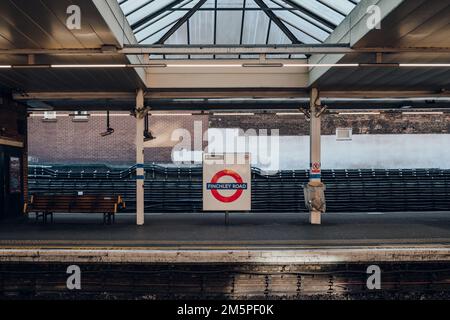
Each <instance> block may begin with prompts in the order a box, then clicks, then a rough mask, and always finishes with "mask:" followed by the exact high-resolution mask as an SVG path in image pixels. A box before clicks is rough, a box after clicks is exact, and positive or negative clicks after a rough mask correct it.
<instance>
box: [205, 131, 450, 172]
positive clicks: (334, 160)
mask: <svg viewBox="0 0 450 320" xmlns="http://www.w3.org/2000/svg"><path fill="white" fill-rule="evenodd" d="M215 130H217V129H215ZM231 131H233V130H231ZM231 131H230V129H228V130H227V134H225V136H226V140H225V141H221V140H220V139H210V141H209V147H210V148H211V149H212V150H214V151H215V152H224V151H227V152H233V150H236V151H237V152H243V151H247V152H251V153H252V154H253V155H252V159H253V164H252V165H254V166H257V167H260V168H261V169H264V170H289V169H307V168H308V167H309V136H280V137H272V138H270V139H268V138H267V137H259V138H256V140H255V137H252V138H253V139H247V141H250V143H248V142H247V143H246V142H245V139H243V138H242V140H241V139H240V138H238V139H236V135H237V134H238V132H237V131H235V132H231ZM211 136H212V135H210V137H211ZM236 145H237V147H235V146H236ZM267 157H270V161H267ZM261 160H262V161H261ZM322 168H323V169H408V168H441V169H450V134H414V135H413V134H402V135H398V134H386V135H353V140H352V141H337V140H336V136H334V135H333V136H322Z"/></svg>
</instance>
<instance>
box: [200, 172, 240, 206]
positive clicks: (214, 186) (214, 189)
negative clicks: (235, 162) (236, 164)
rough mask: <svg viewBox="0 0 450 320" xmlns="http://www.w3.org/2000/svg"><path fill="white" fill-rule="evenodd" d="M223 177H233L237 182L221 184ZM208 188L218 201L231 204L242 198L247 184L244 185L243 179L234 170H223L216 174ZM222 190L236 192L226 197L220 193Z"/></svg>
mask: <svg viewBox="0 0 450 320" xmlns="http://www.w3.org/2000/svg"><path fill="white" fill-rule="evenodd" d="M223 177H231V178H232V179H233V180H234V181H235V182H233V183H220V180H221V178H223ZM206 188H207V189H208V190H211V193H212V195H213V197H214V198H216V199H217V200H218V201H220V202H224V203H230V202H234V201H236V200H238V199H239V198H240V197H241V196H242V193H243V192H244V190H246V189H247V183H244V181H243V180H242V177H241V176H240V175H239V174H238V173H237V172H235V171H233V170H222V171H219V172H217V173H216V175H215V176H214V177H213V178H212V180H211V182H210V183H208V184H207V187H206ZM220 190H235V192H234V193H233V194H232V195H230V196H224V195H222V194H221V193H220Z"/></svg>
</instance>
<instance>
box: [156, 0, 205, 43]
mask: <svg viewBox="0 0 450 320" xmlns="http://www.w3.org/2000/svg"><path fill="white" fill-rule="evenodd" d="M206 1H207V0H200V1H199V2H198V3H197V4H196V5H195V6H193V7H192V9H191V10H189V11H188V12H187V13H186V14H185V15H184V16H183V17H182V18H181V19H180V20H178V22H177V23H176V24H175V25H174V26H173V27H172V28H170V30H169V31H167V33H166V34H165V35H163V36H162V38H161V39H160V40H159V41H158V44H163V43H164V42H166V41H167V39H169V38H170V36H171V35H173V34H174V33H175V32H176V31H177V30H178V29H179V28H180V27H181V26H182V25H183V24H184V23H185V22H186V21H188V20H189V18H190V17H192V16H193V15H194V13H196V12H197V10H198V9H200V8H201V6H203V5H204V4H205V2H206Z"/></svg>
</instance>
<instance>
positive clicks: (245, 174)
mask: <svg viewBox="0 0 450 320" xmlns="http://www.w3.org/2000/svg"><path fill="white" fill-rule="evenodd" d="M203 210H204V211H250V210H251V166H250V155H249V154H205V155H204V158H203Z"/></svg>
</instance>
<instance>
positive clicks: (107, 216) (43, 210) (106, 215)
mask: <svg viewBox="0 0 450 320" xmlns="http://www.w3.org/2000/svg"><path fill="white" fill-rule="evenodd" d="M122 209H125V202H124V201H123V200H122V197H120V196H90V195H83V196H72V195H33V196H31V198H30V201H29V202H28V203H25V205H24V210H23V211H24V213H25V214H28V213H35V214H36V220H39V218H42V221H43V222H44V223H47V220H48V216H50V219H51V223H53V214H54V213H103V223H105V224H106V223H108V224H111V223H114V222H115V215H116V213H118V212H119V211H120V210H122Z"/></svg>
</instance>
